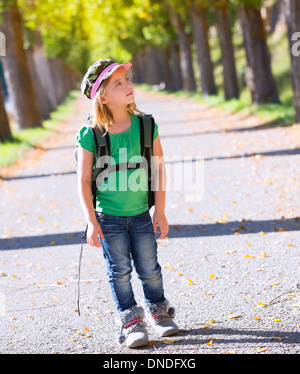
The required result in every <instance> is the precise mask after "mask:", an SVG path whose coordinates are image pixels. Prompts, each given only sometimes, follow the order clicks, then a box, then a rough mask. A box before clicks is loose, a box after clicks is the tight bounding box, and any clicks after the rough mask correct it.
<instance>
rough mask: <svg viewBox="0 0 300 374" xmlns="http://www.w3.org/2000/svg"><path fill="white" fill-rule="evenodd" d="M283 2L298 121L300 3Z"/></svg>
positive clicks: (299, 112) (299, 102) (288, 0)
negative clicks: (284, 4)
mask: <svg viewBox="0 0 300 374" xmlns="http://www.w3.org/2000/svg"><path fill="white" fill-rule="evenodd" d="M285 3H286V21H287V27H288V39H289V43H290V56H291V75H292V84H293V91H294V107H295V120H296V121H297V122H298V121H300V43H299V38H300V3H299V0H285ZM295 33H297V34H295ZM293 35H294V36H293Z"/></svg>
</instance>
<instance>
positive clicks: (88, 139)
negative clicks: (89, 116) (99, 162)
mask: <svg viewBox="0 0 300 374" xmlns="http://www.w3.org/2000/svg"><path fill="white" fill-rule="evenodd" d="M79 146H80V147H81V148H84V149H86V150H87V151H90V152H93V153H96V146H95V141H94V138H93V135H92V133H91V131H90V130H89V126H83V127H82V128H81V129H80V130H79V131H78V132H77V135H76V147H79Z"/></svg>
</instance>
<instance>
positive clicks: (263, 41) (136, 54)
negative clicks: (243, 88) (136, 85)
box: [127, 0, 300, 121]
mask: <svg viewBox="0 0 300 374" xmlns="http://www.w3.org/2000/svg"><path fill="white" fill-rule="evenodd" d="M264 3H265V6H266V5H268V7H266V8H265V9H266V11H267V14H268V15H269V16H270V15H272V14H274V13H277V15H278V14H280V13H283V16H284V19H285V21H286V24H287V28H288V35H287V37H288V39H289V43H290V45H289V47H290V48H289V50H287V51H286V53H289V54H290V57H291V77H292V83H293V87H292V88H293V90H294V107H295V112H296V120H297V121H298V120H300V57H297V55H294V54H292V53H291V51H292V43H295V41H293V38H292V35H294V33H297V32H299V31H300V1H299V0H277V1H273V2H263V1H261V0H212V1H206V0H187V1H181V0H163V1H151V4H152V8H151V7H150V6H149V8H148V10H147V15H146V14H144V15H143V17H144V18H148V21H149V22H152V21H153V22H155V19H156V16H157V9H158V8H157V7H155V5H158V6H159V7H160V9H161V10H160V14H163V12H165V16H164V17H163V22H164V24H163V30H164V32H165V33H166V32H168V31H167V30H169V35H171V33H172V32H173V33H175V37H174V35H173V36H172V35H171V36H169V40H168V42H167V43H166V44H165V45H164V46H162V43H159V44H160V45H157V46H156V45H155V43H153V44H152V45H149V44H148V45H145V43H141V45H140V46H138V48H136V49H134V47H136V43H134V42H133V41H132V44H131V45H132V46H133V47H132V48H133V50H132V54H133V62H134V67H135V70H134V71H135V77H136V80H137V81H138V82H143V81H146V82H147V83H151V84H159V82H160V81H164V82H165V84H166V87H167V88H169V89H183V90H186V91H195V90H196V80H195V71H194V64H193V53H192V51H193V48H194V50H195V52H196V56H197V67H198V69H199V70H198V71H199V75H200V82H201V87H200V90H201V92H202V95H203V96H208V95H213V94H216V92H217V89H216V84H215V79H214V67H213V63H212V59H211V48H210V43H209V26H210V25H212V24H213V25H216V26H217V30H218V39H219V45H220V50H221V62H222V67H223V88H224V95H225V98H226V100H230V99H232V98H238V97H239V85H238V78H237V71H236V64H235V55H234V47H233V39H232V34H233V26H234V24H237V23H238V24H239V25H240V27H241V29H242V35H243V45H244V49H245V55H246V63H247V67H246V84H247V86H248V88H249V90H250V92H251V98H252V103H254V104H262V103H280V98H279V93H278V89H277V87H276V82H275V79H274V77H273V74H272V69H271V56H270V51H269V48H268V45H267V32H266V21H265V20H264V19H263V18H262V12H261V9H262V6H263V4H264ZM272 12H273V13H272ZM161 19H162V17H161ZM294 40H295V38H294ZM127 42H128V41H127ZM147 62H149V64H147ZM292 88H291V89H292Z"/></svg>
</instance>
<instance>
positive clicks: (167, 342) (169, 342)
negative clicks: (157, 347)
mask: <svg viewBox="0 0 300 374" xmlns="http://www.w3.org/2000/svg"><path fill="white" fill-rule="evenodd" d="M163 343H164V344H174V343H178V340H176V339H164V341H163Z"/></svg>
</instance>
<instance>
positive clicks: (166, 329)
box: [144, 299, 179, 337]
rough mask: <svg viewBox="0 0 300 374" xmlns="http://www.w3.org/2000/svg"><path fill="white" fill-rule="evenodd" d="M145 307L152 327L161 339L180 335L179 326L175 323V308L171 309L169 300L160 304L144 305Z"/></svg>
mask: <svg viewBox="0 0 300 374" xmlns="http://www.w3.org/2000/svg"><path fill="white" fill-rule="evenodd" d="M144 306H145V310H146V312H147V317H148V320H149V322H150V324H151V326H152V327H153V328H154V330H155V332H156V333H157V334H158V335H159V336H160V337H163V336H171V335H176V334H178V333H179V329H178V326H177V325H176V323H175V322H174V321H173V319H174V317H175V308H174V307H170V303H169V301H168V300H167V299H165V300H163V301H161V302H158V303H144Z"/></svg>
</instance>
